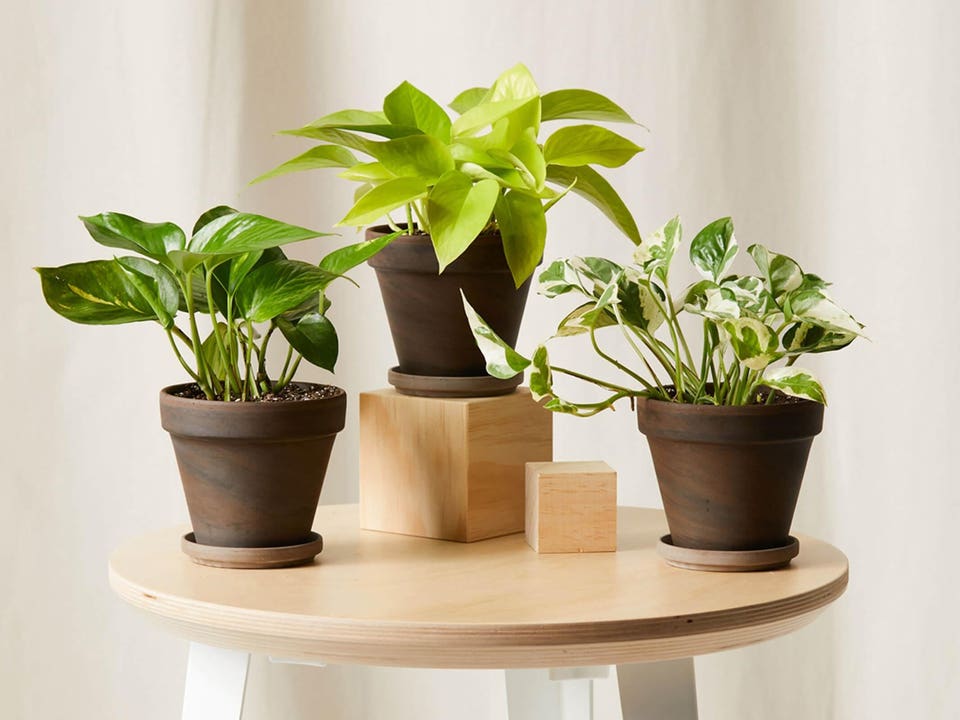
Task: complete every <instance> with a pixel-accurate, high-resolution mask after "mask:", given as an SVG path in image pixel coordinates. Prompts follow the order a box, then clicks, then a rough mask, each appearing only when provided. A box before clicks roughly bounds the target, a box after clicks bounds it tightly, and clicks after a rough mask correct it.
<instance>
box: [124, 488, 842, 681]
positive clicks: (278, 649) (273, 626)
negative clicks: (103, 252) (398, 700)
mask: <svg viewBox="0 0 960 720" xmlns="http://www.w3.org/2000/svg"><path fill="white" fill-rule="evenodd" d="M618 524H619V533H618V546H619V550H618V551H617V552H615V553H591V554H573V555H538V554H537V553H535V552H533V551H532V550H531V549H530V548H529V547H528V546H527V544H526V542H525V540H524V536H523V534H518V535H510V536H507V537H501V538H496V539H493V540H485V541H481V542H476V543H470V544H462V543H455V542H446V541H442V540H427V539H422V538H415V537H408V536H403V535H393V534H387V533H378V532H373V531H368V530H361V529H360V528H359V523H358V510H357V506H356V505H333V506H321V507H320V508H319V510H318V512H317V518H316V523H315V529H316V530H317V531H318V532H320V533H322V534H323V537H324V542H325V547H324V550H323V553H322V554H321V555H320V556H319V557H318V559H317V562H316V563H315V564H313V565H308V566H304V567H299V568H289V569H284V570H224V569H218V568H211V567H204V566H200V565H196V564H194V563H193V562H191V560H190V559H189V558H188V557H187V556H186V555H184V554H183V553H182V552H181V551H180V537H181V536H182V535H183V533H184V532H186V531H187V530H189V528H185V527H181V528H170V529H167V530H162V531H158V532H153V533H150V534H146V535H143V536H141V537H138V538H136V539H134V540H131V541H129V542H127V543H125V544H124V545H123V546H122V547H120V548H119V549H118V550H117V551H116V552H115V553H114V554H113V556H112V558H111V560H110V584H111V586H112V587H113V589H114V590H115V591H116V592H117V594H118V595H120V597H122V598H123V599H124V600H126V601H127V602H129V603H130V604H132V605H134V606H136V607H137V608H140V609H141V610H144V611H146V612H147V613H150V614H151V615H153V616H155V617H156V618H158V619H160V620H162V621H163V622H164V623H165V624H167V625H168V626H170V627H171V628H172V629H173V630H174V631H176V632H177V633H178V634H181V635H183V636H185V637H187V638H189V639H191V640H195V641H198V642H203V643H206V644H209V645H218V646H223V647H230V648H236V649H240V650H247V651H251V652H262V653H268V654H271V655H275V656H282V657H286V658H310V659H316V660H322V661H326V662H331V663H343V664H363V665H398V666H404V667H457V668H519V667H563V666H584V665H612V664H623V663H631V662H640V661H649V660H666V659H671V658H677V657H690V656H693V655H699V654H703V653H709V652H714V651H717V650H724V649H727V648H733V647H739V646H743V645H748V644H751V643H755V642H759V641H761V640H766V639H768V638H772V637H776V636H778V635H783V634H785V633H788V632H790V631H792V630H795V629H797V628H799V627H802V626H803V625H806V624H807V623H809V622H810V621H811V620H812V619H813V618H814V617H815V616H816V615H817V614H818V613H819V612H820V611H821V610H822V609H823V608H824V607H825V606H826V605H828V604H829V603H830V602H832V601H833V600H835V599H836V598H837V597H839V596H840V595H841V594H842V593H843V590H844V588H845V587H846V584H847V559H846V557H845V556H844V555H843V553H841V552H840V551H839V550H837V549H836V548H834V547H833V546H831V545H829V544H827V543H825V542H821V541H819V540H816V539H813V538H809V537H805V536H800V555H799V556H798V557H797V558H796V559H795V560H794V561H793V563H792V564H791V565H790V566H789V567H788V568H785V569H782V570H776V571H770V572H760V573H706V572H691V571H686V570H678V569H675V568H671V567H668V566H667V565H666V564H665V563H664V562H663V560H662V559H661V558H660V557H659V556H658V555H657V554H656V550H655V546H656V542H657V539H658V538H659V537H660V536H661V535H662V534H664V533H665V532H666V523H665V520H664V517H663V513H662V512H661V511H659V510H649V509H642V508H620V509H619V515H618Z"/></svg>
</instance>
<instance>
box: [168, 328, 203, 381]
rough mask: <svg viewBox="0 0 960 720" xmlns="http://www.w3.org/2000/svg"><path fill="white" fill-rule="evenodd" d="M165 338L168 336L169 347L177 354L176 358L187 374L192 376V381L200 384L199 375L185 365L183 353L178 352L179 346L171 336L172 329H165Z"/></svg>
mask: <svg viewBox="0 0 960 720" xmlns="http://www.w3.org/2000/svg"><path fill="white" fill-rule="evenodd" d="M181 332H182V331H181ZM167 338H169V340H170V347H172V348H173V352H174V354H175V355H176V356H177V360H179V361H180V364H181V365H182V366H183V369H184V370H186V371H187V374H189V375H190V377H192V378H193V380H194V382H196V383H197V384H198V385H200V376H199V375H197V374H196V373H195V372H194V371H193V369H192V368H191V367H190V366H189V365H187V361H186V360H184V359H183V355H181V354H180V348H178V347H177V341H176V340H175V339H174V337H173V330H169V329H168V330H167Z"/></svg>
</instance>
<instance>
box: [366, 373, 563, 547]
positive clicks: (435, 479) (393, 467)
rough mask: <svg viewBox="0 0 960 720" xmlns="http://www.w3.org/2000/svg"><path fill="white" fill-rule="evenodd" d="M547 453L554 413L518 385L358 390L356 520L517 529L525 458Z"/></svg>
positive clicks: (476, 534) (434, 533) (433, 528)
mask: <svg viewBox="0 0 960 720" xmlns="http://www.w3.org/2000/svg"><path fill="white" fill-rule="evenodd" d="M552 457H553V414H552V413H551V412H549V411H548V410H544V409H543V408H542V407H541V406H540V405H538V404H537V403H536V402H534V400H533V398H532V397H531V396H530V391H529V390H527V389H526V388H519V389H518V390H517V391H516V392H513V393H510V394H509V395H502V396H499V397H477V398H428V397H414V396H410V395H401V394H400V393H398V392H396V391H395V390H378V391H376V392H365V393H360V522H361V526H362V527H364V528H366V529H368V530H382V531H386V532H395V533H402V534H405V535H417V536H419V537H429V538H439V539H442V540H458V541H461V542H472V541H474V540H483V539H485V538H492V537H497V536H499V535H509V534H511V533H518V532H523V527H524V493H525V488H524V467H525V465H526V463H527V462H529V461H543V460H550V459H551V458H552Z"/></svg>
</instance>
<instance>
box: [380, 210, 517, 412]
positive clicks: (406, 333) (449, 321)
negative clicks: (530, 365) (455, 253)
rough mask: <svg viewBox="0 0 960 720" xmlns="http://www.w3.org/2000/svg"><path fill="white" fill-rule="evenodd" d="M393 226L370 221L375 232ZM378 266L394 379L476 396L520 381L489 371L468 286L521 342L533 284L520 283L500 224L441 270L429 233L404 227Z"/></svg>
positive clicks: (432, 393)
mask: <svg viewBox="0 0 960 720" xmlns="http://www.w3.org/2000/svg"><path fill="white" fill-rule="evenodd" d="M389 232H390V230H389V228H388V227H386V226H379V227H373V228H369V229H368V230H367V234H366V236H367V238H368V239H372V238H376V237H379V236H382V235H386V234H388V233H389ZM367 262H368V264H369V265H370V266H371V267H373V269H374V270H375V271H376V273H377V281H378V282H379V284H380V293H381V295H382V297H383V305H384V308H385V309H386V312H387V321H388V322H389V324H390V333H391V334H392V335H393V345H394V348H395V349H396V351H397V359H398V361H399V366H398V367H396V368H394V369H393V370H391V371H390V374H389V380H390V382H391V384H393V385H394V386H395V387H396V389H397V390H398V391H399V392H401V393H404V394H408V395H422V396H428V397H476V396H486V395H503V394H507V393H510V392H513V390H514V389H515V388H516V386H517V385H519V384H520V382H521V380H522V379H523V376H522V374H519V375H517V376H516V377H515V378H511V379H510V380H500V379H497V378H493V377H491V376H489V375H487V372H486V363H485V361H484V359H483V355H482V354H481V353H480V351H479V350H478V349H477V344H476V342H475V341H474V338H473V334H472V333H471V331H470V327H469V324H468V322H467V317H466V314H465V313H464V309H463V300H462V298H461V296H460V290H461V289H462V290H463V292H464V294H465V295H466V297H467V300H468V301H469V302H470V304H471V305H472V306H473V307H474V308H476V310H477V312H478V313H479V314H480V315H481V316H482V317H483V318H484V319H485V320H486V321H487V322H488V323H489V325H490V326H491V327H492V328H493V330H494V331H495V332H496V333H497V334H498V335H499V336H500V337H502V338H503V339H504V340H505V341H506V342H507V343H508V344H509V345H511V346H512V345H514V344H515V343H516V341H517V335H518V334H519V332H520V322H521V321H522V320H523V311H524V307H525V306H526V303H527V294H528V292H529V290H530V279H529V278H528V279H527V280H526V281H525V282H524V283H523V284H522V285H521V286H520V287H519V288H517V287H516V286H515V285H514V282H513V276H512V275H511V274H510V268H509V266H508V265H507V259H506V256H505V255H504V251H503V241H502V240H501V237H500V233H499V232H498V231H495V232H490V233H484V234H483V235H480V236H479V237H477V238H476V240H474V241H473V243H471V245H470V247H468V248H467V249H466V251H465V252H464V253H463V254H462V255H461V256H460V257H459V258H457V259H456V260H454V261H453V262H452V263H450V264H449V265H448V266H447V267H446V268H444V271H443V273H440V265H439V263H438V262H437V257H436V254H435V253H434V249H433V242H432V241H431V238H430V236H429V235H426V234H424V235H412V236H411V235H401V236H399V237H398V238H396V239H395V240H394V241H393V242H392V243H390V244H389V245H388V246H387V247H385V248H384V249H383V250H381V251H380V252H379V253H377V254H376V255H375V256H373V257H372V258H370V260H368V261H367Z"/></svg>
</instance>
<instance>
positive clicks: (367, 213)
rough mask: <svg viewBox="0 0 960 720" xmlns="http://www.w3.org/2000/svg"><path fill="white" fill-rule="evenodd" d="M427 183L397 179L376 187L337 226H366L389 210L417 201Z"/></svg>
mask: <svg viewBox="0 0 960 720" xmlns="http://www.w3.org/2000/svg"><path fill="white" fill-rule="evenodd" d="M428 187H429V183H428V182H427V181H426V180H425V179H424V178H420V177H399V178H396V179H395V180H388V181H387V182H385V183H383V184H382V185H377V186H376V187H375V188H373V189H371V190H370V191H369V192H367V193H366V194H364V195H363V196H362V197H361V198H360V199H359V200H357V202H356V203H355V204H354V206H353V207H352V208H350V212H348V213H347V214H346V216H345V217H344V218H343V220H341V221H340V222H338V223H337V225H354V226H359V225H368V224H370V223H372V222H374V221H376V220H379V219H380V218H382V217H383V216H384V215H386V214H387V213H388V212H390V211H391V210H396V209H397V208H398V207H400V206H401V205H406V204H407V203H409V202H413V201H414V200H419V199H420V198H422V197H423V196H425V195H426V194H427V188H428Z"/></svg>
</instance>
